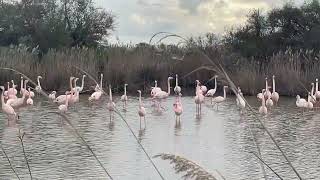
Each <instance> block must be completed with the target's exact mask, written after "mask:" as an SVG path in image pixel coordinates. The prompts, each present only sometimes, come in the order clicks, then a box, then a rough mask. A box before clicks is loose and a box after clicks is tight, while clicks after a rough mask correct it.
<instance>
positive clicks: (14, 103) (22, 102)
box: [7, 93, 26, 109]
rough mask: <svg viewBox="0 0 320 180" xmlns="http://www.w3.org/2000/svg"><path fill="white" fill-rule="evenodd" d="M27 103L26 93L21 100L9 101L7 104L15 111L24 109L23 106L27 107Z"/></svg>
mask: <svg viewBox="0 0 320 180" xmlns="http://www.w3.org/2000/svg"><path fill="white" fill-rule="evenodd" d="M25 103H26V93H23V94H22V97H21V98H17V99H9V100H8V101H7V104H8V105H10V106H11V107H13V108H14V109H17V108H20V107H22V106H23V105H25Z"/></svg>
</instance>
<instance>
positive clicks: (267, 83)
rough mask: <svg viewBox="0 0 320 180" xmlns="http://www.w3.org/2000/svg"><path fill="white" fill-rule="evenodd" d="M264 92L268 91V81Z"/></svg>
mask: <svg viewBox="0 0 320 180" xmlns="http://www.w3.org/2000/svg"><path fill="white" fill-rule="evenodd" d="M266 91H269V89H268V80H267V79H266Z"/></svg>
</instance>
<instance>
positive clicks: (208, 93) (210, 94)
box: [206, 75, 218, 104]
mask: <svg viewBox="0 0 320 180" xmlns="http://www.w3.org/2000/svg"><path fill="white" fill-rule="evenodd" d="M217 77H218V76H217V75H215V76H214V89H210V90H209V91H208V92H207V94H206V96H209V97H211V104H212V99H213V96H214V94H215V93H216V91H217Z"/></svg>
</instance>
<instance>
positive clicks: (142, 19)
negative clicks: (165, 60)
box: [95, 0, 303, 42]
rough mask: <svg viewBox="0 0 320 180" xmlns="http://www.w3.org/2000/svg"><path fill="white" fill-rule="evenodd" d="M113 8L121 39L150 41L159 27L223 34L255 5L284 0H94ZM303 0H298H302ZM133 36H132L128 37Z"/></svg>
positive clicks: (185, 32) (263, 6) (264, 7)
mask: <svg viewBox="0 0 320 180" xmlns="http://www.w3.org/2000/svg"><path fill="white" fill-rule="evenodd" d="M95 1H96V2H97V4H98V5H100V6H103V7H105V8H107V9H108V10H111V11H112V12H114V13H115V14H116V16H117V21H118V26H117V27H118V28H117V30H116V32H115V35H117V36H119V38H120V40H121V41H125V42H129V41H130V40H132V41H133V42H139V41H144V42H146V41H148V40H149V38H150V37H151V35H152V34H153V33H155V32H159V31H170V32H174V33H178V34H182V35H184V36H191V35H200V34H203V33H206V32H213V33H217V34H223V33H224V32H225V30H226V28H229V27H233V26H239V25H240V24H242V23H244V22H245V21H246V15H247V14H248V13H249V12H250V11H251V10H252V9H257V8H258V9H261V10H263V11H267V10H269V9H271V8H273V7H279V6H281V5H283V3H284V2H283V0H95ZM302 1H303V0H296V2H299V3H301V2H302ZM129 38H132V39H129Z"/></svg>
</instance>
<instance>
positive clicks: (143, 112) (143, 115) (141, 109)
mask: <svg viewBox="0 0 320 180" xmlns="http://www.w3.org/2000/svg"><path fill="white" fill-rule="evenodd" d="M138 93H139V110H138V114H139V117H140V129H141V120H142V118H143V119H144V128H146V126H147V123H146V109H145V108H144V107H143V104H142V100H141V91H140V90H138Z"/></svg>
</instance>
